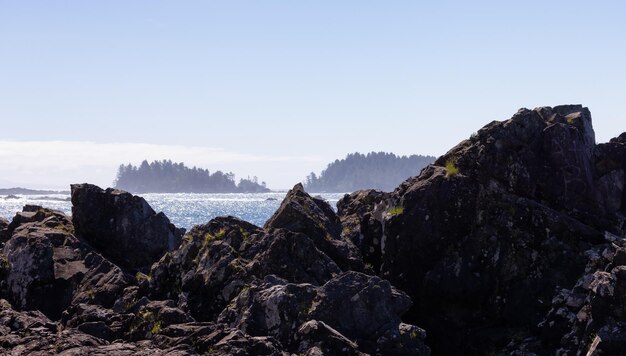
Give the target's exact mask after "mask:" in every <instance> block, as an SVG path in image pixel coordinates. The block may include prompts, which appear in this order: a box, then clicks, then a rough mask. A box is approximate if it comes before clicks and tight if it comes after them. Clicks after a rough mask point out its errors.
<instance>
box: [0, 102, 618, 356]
mask: <svg viewBox="0 0 626 356" xmlns="http://www.w3.org/2000/svg"><path fill="white" fill-rule="evenodd" d="M625 171H626V133H624V134H621V135H620V136H619V137H616V138H614V139H612V140H611V141H610V142H608V143H603V144H596V143H595V135H594V132H593V128H592V122H591V114H590V112H589V110H588V109H586V108H584V107H582V106H577V105H568V106H557V107H553V108H549V107H543V108H537V109H534V110H528V109H521V110H520V111H518V112H517V113H516V114H515V115H514V116H513V117H512V118H511V119H510V120H506V121H503V122H492V123H490V124H488V125H487V126H485V127H483V128H482V129H480V130H479V131H478V132H477V133H475V134H473V135H472V136H471V137H470V138H469V139H468V140H465V141H463V142H461V143H460V144H458V145H457V146H456V147H454V148H452V149H451V150H450V151H449V152H448V153H446V154H445V155H443V156H442V157H440V158H439V159H438V160H437V161H436V162H435V163H434V164H432V165H429V166H427V167H426V168H424V169H423V170H422V172H421V173H420V174H419V175H418V176H416V177H413V178H410V179H408V180H407V181H405V182H404V183H402V184H401V185H400V186H399V187H397V188H396V189H395V190H394V191H393V192H390V193H384V192H379V191H374V190H368V191H358V192H354V193H352V194H349V195H346V196H345V197H344V198H343V199H342V200H341V201H340V202H339V203H338V211H337V212H335V211H334V210H333V209H332V208H331V207H330V206H329V205H328V203H326V202H325V201H323V200H321V199H318V198H315V197H311V196H310V195H309V194H307V193H306V192H305V191H304V189H303V187H302V185H300V184H298V185H296V186H294V188H293V189H292V190H290V191H289V193H288V194H287V196H286V197H285V199H284V201H283V202H282V204H281V206H280V208H279V209H278V210H277V211H276V213H275V214H274V216H272V217H271V218H270V219H269V220H268V222H267V223H266V224H265V225H264V226H263V227H259V226H255V225H253V224H250V223H248V222H245V221H242V220H239V219H237V218H234V217H219V218H215V219H213V220H211V221H209V222H208V223H207V224H205V225H199V226H195V227H193V228H192V229H191V230H190V231H189V232H185V231H183V230H181V229H178V228H176V227H175V226H173V225H172V224H171V223H170V222H169V220H168V219H167V217H166V216H165V215H163V214H162V213H158V214H157V213H156V212H155V211H154V210H152V208H151V207H150V206H149V205H148V204H147V203H146V202H145V200H143V199H142V198H140V197H137V196H133V195H131V194H129V193H126V192H123V191H120V190H114V189H107V190H102V189H100V188H98V187H95V186H93V185H89V184H80V185H72V187H71V188H72V204H73V210H72V215H73V216H72V217H68V216H66V215H64V214H63V213H60V212H57V211H53V210H49V209H46V208H42V207H37V206H26V207H24V210H23V211H22V212H21V213H18V214H17V215H16V216H15V217H14V218H13V220H12V221H11V222H8V221H4V220H2V219H0V239H1V241H2V244H3V247H2V252H1V255H0V298H1V299H0V350H2V352H7V353H12V354H37V353H39V354H54V353H57V354H67V355H70V354H71V355H74V354H95V355H98V354H122V355H137V354H138V355H183V354H215V355H233V354H234V355H248V354H255V355H290V354H304V355H324V354H347V355H363V354H382V355H388V354H391V355H396V354H398V355H429V354H431V353H432V354H434V355H447V354H469V355H473V354H477V355H481V354H514V355H532V354H537V355H542V354H562V355H565V354H572V355H573V354H578V353H582V354H587V353H588V352H590V354H616V353H618V354H619V353H620V352H621V350H623V349H625V348H626V341H625V340H626V239H625V238H624V236H625V229H626V226H625V221H626V189H625V186H626V178H625Z"/></svg>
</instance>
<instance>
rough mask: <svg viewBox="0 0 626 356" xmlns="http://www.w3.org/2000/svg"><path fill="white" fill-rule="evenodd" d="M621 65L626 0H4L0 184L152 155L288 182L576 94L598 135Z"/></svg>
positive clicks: (99, 174)
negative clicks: (359, 155) (354, 157)
mask: <svg viewBox="0 0 626 356" xmlns="http://www.w3.org/2000/svg"><path fill="white" fill-rule="evenodd" d="M624 63H626V2H623V1H595V2H591V1H532V0H531V1H524V2H521V1H520V2H503V1H472V2H468V1H457V2H453V1H430V2H424V1H368V0H359V1H356V0H355V1H348V0H346V1H275V0H264V1H232V0H228V1H226V0H225V1H155V0H150V1H148V0H143V1H142V0H136V1H62V0H56V1H50V0H45V1H29V0H20V1H6V0H0V187H3V186H4V187H6V186H11V185H21V186H28V187H33V188H65V189H67V187H68V185H69V184H70V183H76V182H90V183H95V184H99V185H101V186H110V185H111V184H112V183H113V180H114V178H115V173H116V169H117V166H119V164H121V163H133V164H139V163H140V162H141V160H143V159H144V158H145V159H149V160H152V159H172V160H174V161H182V162H185V163H186V164H187V165H189V166H193V165H196V166H199V167H203V168H207V169H209V170H210V171H216V170H222V171H232V172H234V173H235V174H236V175H237V177H238V178H239V177H246V176H258V177H259V180H263V181H266V182H267V184H268V186H269V187H270V188H275V189H283V188H288V187H291V186H293V185H294V184H295V183H297V182H299V181H302V180H304V178H305V177H306V175H307V174H308V173H309V172H311V171H315V172H318V173H319V171H321V170H322V169H323V168H325V166H326V165H327V164H328V163H329V162H331V161H333V160H335V159H337V158H342V157H344V156H345V155H346V154H348V153H351V152H357V151H358V152H370V151H386V152H394V153H396V154H402V155H408V154H429V155H441V154H444V153H445V152H446V151H447V150H448V149H450V148H452V147H453V146H454V145H456V144H457V143H458V142H459V141H461V140H463V139H465V138H467V137H469V136H470V135H471V133H472V132H475V131H477V130H478V129H480V128H481V127H482V126H484V125H486V124H487V123H489V122H491V121H492V120H506V119H508V118H510V117H511V116H512V115H513V114H514V113H515V112H516V111H517V110H518V109H519V108H521V107H528V108H533V107H538V106H554V105H560V104H572V103H575V104H583V105H585V106H587V107H589V108H590V110H591V112H592V115H593V120H594V127H595V131H596V140H597V141H598V142H604V141H608V140H609V139H610V138H611V137H614V136H617V135H619V134H620V133H621V132H623V131H626V125H625V123H626V119H625V116H626V115H625V114H624V113H623V109H622V108H621V105H622V103H624V102H626V97H625V94H624V85H625V83H626V66H625V65H624ZM416 173H417V172H416Z"/></svg>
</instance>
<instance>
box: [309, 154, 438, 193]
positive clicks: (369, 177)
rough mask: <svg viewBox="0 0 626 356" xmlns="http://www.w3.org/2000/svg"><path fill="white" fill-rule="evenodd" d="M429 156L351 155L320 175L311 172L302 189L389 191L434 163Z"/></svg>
mask: <svg viewBox="0 0 626 356" xmlns="http://www.w3.org/2000/svg"><path fill="white" fill-rule="evenodd" d="M435 159H436V158H435V157H432V156H421V155H411V156H396V155H395V154H393V153H386V152H370V153H368V154H361V153H358V152H357V153H351V154H348V156H347V157H346V158H345V159H342V160H335V161H334V162H332V163H330V164H329V165H328V166H327V167H326V169H325V170H323V171H322V172H321V173H320V175H319V176H318V175H316V174H315V173H313V172H311V174H309V175H308V176H307V177H306V182H304V183H305V188H306V189H307V191H310V192H353V191H355V190H359V189H379V190H383V191H392V190H393V189H395V188H396V187H397V186H398V185H399V184H400V183H402V182H403V181H405V180H406V179H407V178H409V177H412V176H415V175H417V174H419V172H420V171H421V170H422V168H424V167H426V166H427V165H428V164H430V163H432V162H434V161H435Z"/></svg>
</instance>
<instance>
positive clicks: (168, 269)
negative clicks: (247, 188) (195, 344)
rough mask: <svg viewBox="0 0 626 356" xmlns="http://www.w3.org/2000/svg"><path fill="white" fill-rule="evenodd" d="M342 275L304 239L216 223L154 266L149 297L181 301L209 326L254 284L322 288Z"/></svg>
mask: <svg viewBox="0 0 626 356" xmlns="http://www.w3.org/2000/svg"><path fill="white" fill-rule="evenodd" d="M340 272H341V270H340V269H339V267H337V265H336V264H335V263H334V262H333V260H332V259H330V258H329V257H328V256H327V255H326V254H324V253H323V252H321V251H320V250H318V249H317V248H316V246H315V245H314V243H313V242H312V241H311V240H310V239H309V237H308V236H306V235H304V234H300V233H294V232H291V231H287V230H284V229H274V230H271V231H264V230H261V229H260V228H259V227H257V226H254V225H251V224H249V223H246V222H243V221H241V220H239V219H236V218H232V217H226V218H216V219H213V220H212V221H210V222H209V223H208V224H207V225H199V226H196V227H194V228H193V229H191V231H190V232H189V234H187V235H186V236H185V238H184V242H183V245H182V246H181V248H180V249H178V250H177V251H174V252H171V253H168V254H166V255H165V256H164V257H163V258H162V259H161V260H160V261H159V263H157V264H155V265H154V266H153V268H152V271H151V277H150V282H149V294H150V295H151V296H152V297H153V298H170V299H174V300H177V301H178V304H179V306H180V307H181V308H182V309H184V310H189V312H190V313H191V314H192V315H193V316H194V317H195V318H196V319H198V320H201V321H208V320H212V319H213V318H214V317H215V316H217V315H218V314H219V313H220V312H221V311H222V309H224V307H226V305H228V304H229V302H230V301H231V300H232V299H233V298H234V297H235V296H236V295H237V294H238V293H239V292H240V291H241V290H242V289H243V288H244V287H245V286H246V284H248V283H250V282H252V281H254V280H255V279H262V278H264V276H266V275H269V274H275V275H277V276H279V277H282V278H286V279H288V280H290V281H293V282H295V283H303V282H306V283H313V284H316V285H321V284H323V283H325V282H326V281H328V280H329V279H331V278H332V277H333V276H334V275H336V274H338V273H340Z"/></svg>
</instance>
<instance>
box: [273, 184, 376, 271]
mask: <svg viewBox="0 0 626 356" xmlns="http://www.w3.org/2000/svg"><path fill="white" fill-rule="evenodd" d="M265 228H266V229H276V228H283V229H287V230H290V231H293V232H300V233H303V234H305V235H307V236H308V237H309V238H310V239H311V240H312V241H313V243H314V244H315V246H316V247H317V248H318V249H319V250H321V251H323V252H324V253H325V254H327V255H328V256H329V257H330V258H332V259H333V260H334V261H335V263H336V264H337V265H338V266H339V267H340V268H341V269H344V270H357V271H363V270H364V269H365V265H364V263H363V258H362V256H361V254H360V252H359V250H358V248H357V247H356V246H355V245H354V244H353V243H352V241H350V240H348V239H347V238H345V237H343V236H342V228H341V222H340V221H339V218H338V217H337V214H335V212H334V211H333V209H332V208H331V207H330V205H328V203H327V202H326V201H324V200H323V199H319V198H315V197H311V196H310V195H309V194H307V193H306V192H305V191H304V188H303V186H302V184H300V183H298V184H296V185H295V186H294V187H293V188H292V189H291V190H290V191H289V192H287V196H285V199H284V200H283V202H282V203H281V205H280V207H279V208H278V210H277V211H276V212H275V213H274V215H272V217H271V218H270V219H269V220H268V221H267V222H266V223H265Z"/></svg>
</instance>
